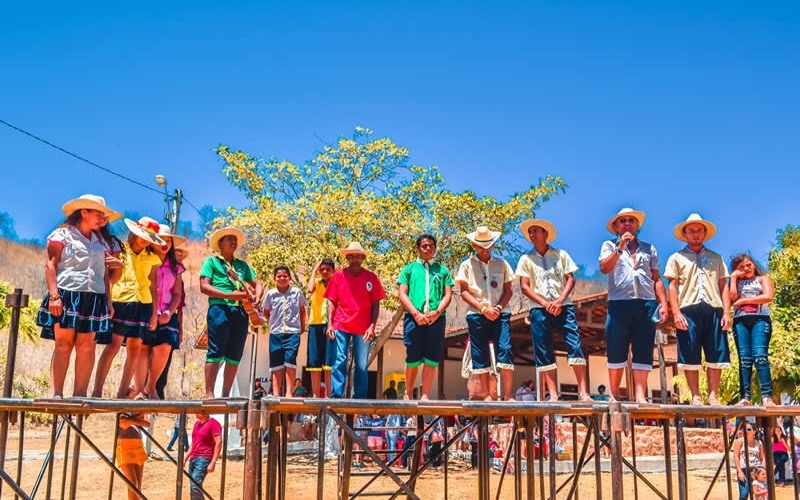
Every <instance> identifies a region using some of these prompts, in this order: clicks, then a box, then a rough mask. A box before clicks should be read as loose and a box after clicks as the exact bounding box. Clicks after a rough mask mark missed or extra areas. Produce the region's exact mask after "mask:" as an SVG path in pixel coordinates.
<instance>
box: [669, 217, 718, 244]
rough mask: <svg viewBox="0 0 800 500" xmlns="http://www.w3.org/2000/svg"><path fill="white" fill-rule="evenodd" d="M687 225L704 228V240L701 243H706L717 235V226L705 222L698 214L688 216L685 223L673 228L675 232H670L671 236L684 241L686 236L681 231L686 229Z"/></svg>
mask: <svg viewBox="0 0 800 500" xmlns="http://www.w3.org/2000/svg"><path fill="white" fill-rule="evenodd" d="M689 224H702V225H703V226H704V227H705V228H706V238H705V240H703V241H708V240H710V239H711V238H713V237H714V235H715V234H717V226H715V225H714V224H712V223H711V222H709V221H707V220H703V218H702V217H700V214H689V217H687V218H686V220H685V221H683V222H681V223H680V224H678V225H677V226H675V230H674V231H672V234H674V235H675V237H676V238H678V239H679V240H681V241H686V235H685V234H684V233H683V230H684V229H686V226H688V225H689Z"/></svg>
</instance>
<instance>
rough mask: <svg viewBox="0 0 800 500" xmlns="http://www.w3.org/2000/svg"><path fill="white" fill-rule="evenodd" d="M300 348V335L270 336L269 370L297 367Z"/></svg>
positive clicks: (271, 334)
mask: <svg viewBox="0 0 800 500" xmlns="http://www.w3.org/2000/svg"><path fill="white" fill-rule="evenodd" d="M299 348H300V334H299V333H270V334H269V369H270V371H275V370H280V369H282V368H296V367H297V350H298V349H299Z"/></svg>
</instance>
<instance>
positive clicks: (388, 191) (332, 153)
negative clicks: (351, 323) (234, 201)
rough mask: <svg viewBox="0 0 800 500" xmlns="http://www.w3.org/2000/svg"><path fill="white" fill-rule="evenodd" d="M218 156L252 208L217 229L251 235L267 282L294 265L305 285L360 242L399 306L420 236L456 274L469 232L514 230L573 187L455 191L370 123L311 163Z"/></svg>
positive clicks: (225, 151) (252, 257) (551, 180)
mask: <svg viewBox="0 0 800 500" xmlns="http://www.w3.org/2000/svg"><path fill="white" fill-rule="evenodd" d="M217 153H218V155H219V156H220V158H222V160H223V161H224V168H223V171H224V173H225V175H226V176H227V178H228V180H229V181H230V182H231V183H232V184H233V185H234V186H236V187H237V188H239V189H240V190H241V191H242V192H243V193H244V194H245V195H246V196H247V198H248V199H249V200H250V202H251V204H250V206H248V207H245V208H243V209H238V210H237V209H228V211H227V213H226V215H225V216H224V217H223V218H222V219H221V220H219V221H217V226H219V225H221V224H232V225H234V226H237V227H240V228H242V229H244V230H245V232H246V233H247V235H248V242H247V251H248V260H249V262H250V264H251V265H252V266H253V267H254V269H255V270H256V272H257V274H258V275H259V276H260V277H261V278H262V279H263V278H267V277H271V274H272V269H273V268H274V267H275V266H276V265H278V264H286V265H287V266H289V268H290V269H293V270H295V273H296V274H295V277H296V279H297V280H298V281H300V280H301V276H302V277H303V278H304V277H305V276H307V273H308V272H309V270H310V269H311V267H312V266H313V265H314V263H315V262H317V261H319V260H320V259H321V258H323V257H330V258H333V259H334V260H335V261H339V262H341V260H340V259H339V252H338V249H339V248H343V247H344V246H346V245H347V243H348V242H350V241H360V242H361V243H362V244H363V245H364V247H365V248H367V249H368V250H371V251H372V254H371V255H370V256H369V257H368V259H367V261H366V264H365V265H366V266H367V267H368V268H370V269H371V270H373V271H374V272H376V273H377V274H378V275H379V276H380V277H381V280H382V281H383V283H384V286H385V287H386V288H387V296H388V299H389V300H388V301H387V306H388V307H390V308H396V307H397V304H398V302H397V300H396V294H395V285H394V282H395V280H396V278H397V276H398V274H399V273H400V269H401V268H402V266H403V265H404V264H406V263H407V262H409V261H410V260H412V259H413V258H415V256H416V253H415V250H414V240H415V238H416V237H417V236H418V235H419V234H421V233H423V232H430V233H432V234H434V235H436V237H437V239H438V240H439V245H438V247H439V253H438V259H439V260H440V261H441V262H443V263H444V264H446V265H447V266H448V267H449V268H451V269H453V268H455V267H456V266H457V265H458V263H459V262H460V261H461V260H462V259H463V258H464V257H465V256H466V255H467V254H468V253H469V251H470V248H469V245H468V244H467V240H466V238H465V233H467V232H470V231H473V230H474V229H475V227H476V226H477V225H479V224H485V225H488V226H490V227H491V228H493V229H499V230H502V231H503V232H504V233H510V232H512V231H514V230H515V228H516V226H518V224H519V223H520V222H521V221H522V220H524V219H526V218H530V217H533V216H534V213H535V211H536V210H538V209H539V207H540V206H541V205H542V203H544V202H545V201H547V200H548V199H549V198H550V197H551V196H553V195H555V194H558V193H561V192H563V191H564V190H565V188H566V184H565V183H564V181H562V180H561V179H560V178H558V177H552V176H546V177H543V178H541V179H539V180H538V182H536V183H535V184H534V185H532V186H530V187H529V188H528V189H527V190H525V191H523V192H520V193H515V194H511V195H510V197H509V199H508V200H507V201H499V200H497V199H495V198H491V197H481V196H478V195H476V194H475V193H473V192H471V191H465V192H461V193H455V192H452V191H450V190H447V189H445V187H444V186H445V185H444V179H443V178H442V176H441V175H440V173H439V171H438V169H437V168H436V167H435V166H420V165H413V164H412V163H411V161H410V155H409V151H408V150H407V149H406V148H403V147H401V146H399V145H397V144H395V143H394V142H393V141H392V140H391V139H389V138H386V137H383V138H375V137H374V136H373V132H372V131H371V130H368V129H365V128H362V127H357V128H356V129H355V132H354V133H353V135H352V137H350V138H344V137H343V138H340V139H339V140H338V141H337V142H336V144H334V145H331V146H326V147H325V148H323V150H322V151H320V152H318V153H317V154H316V155H315V156H314V157H313V158H312V159H310V160H308V161H306V162H304V163H302V164H294V163H292V162H289V161H286V160H281V159H276V158H270V159H262V158H256V157H254V156H252V155H250V154H248V153H245V152H242V151H236V150H232V149H231V148H229V147H228V146H220V147H219V148H218V149H217ZM488 177H489V176H488V175H487V176H481V178H484V179H485V178H488ZM477 183H478V179H476V184H477ZM498 250H499V251H500V252H509V253H511V252H520V251H521V248H520V247H519V239H518V238H512V237H506V238H503V239H502V240H501V242H500V243H499V244H498Z"/></svg>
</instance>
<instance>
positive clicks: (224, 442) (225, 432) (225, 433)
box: [219, 410, 255, 500]
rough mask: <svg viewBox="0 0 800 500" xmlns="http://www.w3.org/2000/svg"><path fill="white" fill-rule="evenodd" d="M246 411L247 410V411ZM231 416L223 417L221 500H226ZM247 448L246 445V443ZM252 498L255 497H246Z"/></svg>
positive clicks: (220, 477)
mask: <svg viewBox="0 0 800 500" xmlns="http://www.w3.org/2000/svg"><path fill="white" fill-rule="evenodd" d="M245 411H246V410H245ZM229 418H230V414H228V413H226V414H225V415H223V417H222V468H221V470H220V475H219V499H220V500H225V475H226V474H225V472H226V470H227V468H228V424H229V422H228V420H229ZM245 446H246V443H245ZM246 498H252V499H254V498H255V497H246Z"/></svg>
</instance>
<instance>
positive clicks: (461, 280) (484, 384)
mask: <svg viewBox="0 0 800 500" xmlns="http://www.w3.org/2000/svg"><path fill="white" fill-rule="evenodd" d="M501 234H502V233H500V231H491V230H490V229H489V228H488V227H486V226H479V227H478V228H477V229H476V230H475V231H474V232H472V233H468V234H467V239H468V240H469V242H470V244H471V245H472V248H473V249H474V250H475V255H474V256H473V257H470V258H469V259H467V260H465V261H464V262H462V263H461V265H460V266H459V268H458V272H457V273H456V283H458V286H459V287H460V288H461V298H462V299H463V300H464V302H466V303H467V306H469V308H468V309H467V327H468V329H469V340H470V351H471V355H472V373H473V374H476V375H479V379H480V384H481V390H480V391H479V392H481V393H486V394H488V388H489V372H490V371H491V369H492V368H491V366H492V365H491V353H490V348H489V343H490V342H493V343H494V347H495V354H496V357H497V365H496V366H497V368H498V369H499V371H500V377H501V382H502V384H501V385H502V391H503V392H502V397H504V398H505V399H507V400H513V399H514V391H513V381H514V380H513V377H514V354H513V353H512V352H511V313H510V312H503V309H505V308H506V307H507V306H508V302H509V301H510V300H511V295H512V291H511V284H512V283H513V282H514V279H516V277H515V276H514V271H513V270H512V269H511V266H510V265H509V264H508V262H506V261H505V260H504V259H501V258H498V257H492V248H494V244H495V243H496V242H497V240H498V239H500V235H501ZM486 399H487V400H491V396H486Z"/></svg>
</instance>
